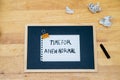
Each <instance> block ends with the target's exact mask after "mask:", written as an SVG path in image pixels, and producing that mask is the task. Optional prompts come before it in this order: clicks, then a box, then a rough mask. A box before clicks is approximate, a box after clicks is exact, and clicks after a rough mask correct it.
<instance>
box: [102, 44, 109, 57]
mask: <svg viewBox="0 0 120 80" xmlns="http://www.w3.org/2000/svg"><path fill="white" fill-rule="evenodd" d="M100 47H101V48H102V50H103V52H104V54H105V56H106V57H107V58H108V59H110V55H109V54H108V52H107V50H106V49H105V47H104V46H103V44H100Z"/></svg>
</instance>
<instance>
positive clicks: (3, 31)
mask: <svg viewBox="0 0 120 80" xmlns="http://www.w3.org/2000/svg"><path fill="white" fill-rule="evenodd" d="M90 2H93V3H96V2H99V3H100V6H101V7H102V11H101V12H100V13H96V14H92V13H91V12H90V11H89V10H88V8H87V5H88V4H89V3H90ZM67 5H68V6H69V7H70V8H72V9H74V10H75V13H74V14H73V15H69V14H66V13H65V7H66V6H67ZM107 15H110V16H112V23H113V24H112V26H111V28H106V27H103V26H102V25H100V24H99V23H98V20H99V19H101V18H103V17H104V16H107ZM26 24H42V25H49V24H56V25H59V24H61V25H63V24H68V25H71V24H77V25H83V24H84V25H91V24H92V25H94V26H96V41H97V44H96V45H97V46H96V47H97V55H98V56H97V65H98V71H97V72H96V73H90V72H89V73H83V72H79V73H25V72H24V50H25V49H24V35H25V25H26ZM100 43H103V44H104V45H105V47H106V48H107V50H108V52H109V54H110V55H111V59H107V58H106V57H105V55H104V54H103V52H102V50H101V49H100V46H99V45H100ZM0 80H120V0H0Z"/></svg>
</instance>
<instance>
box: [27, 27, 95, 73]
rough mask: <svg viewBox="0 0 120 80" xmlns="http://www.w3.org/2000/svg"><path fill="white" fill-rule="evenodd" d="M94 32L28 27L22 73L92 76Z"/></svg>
mask: <svg viewBox="0 0 120 80" xmlns="http://www.w3.org/2000/svg"><path fill="white" fill-rule="evenodd" d="M94 28H95V27H94V26H92V25H89V26H79V25H74V26H73V25H72V26H55V25H54V26H52V25H51V26H39V25H38V26H36V25H28V26H27V27H26V34H25V72H95V71H96V49H95V29H94Z"/></svg>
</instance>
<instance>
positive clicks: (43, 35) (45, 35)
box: [41, 29, 49, 39]
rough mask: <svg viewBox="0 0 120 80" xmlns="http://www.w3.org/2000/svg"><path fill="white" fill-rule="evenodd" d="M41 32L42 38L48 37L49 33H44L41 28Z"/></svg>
mask: <svg viewBox="0 0 120 80" xmlns="http://www.w3.org/2000/svg"><path fill="white" fill-rule="evenodd" d="M41 33H42V35H41V37H42V39H45V38H48V37H49V33H46V31H45V29H43V30H42V31H41Z"/></svg>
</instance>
